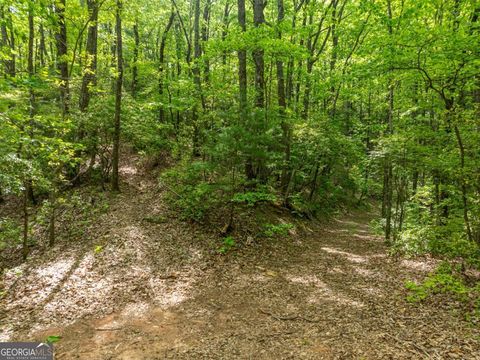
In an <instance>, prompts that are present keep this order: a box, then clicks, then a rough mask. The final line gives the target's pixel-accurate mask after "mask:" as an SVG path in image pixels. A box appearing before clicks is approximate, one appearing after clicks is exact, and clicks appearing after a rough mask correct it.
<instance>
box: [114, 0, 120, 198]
mask: <svg viewBox="0 0 480 360" xmlns="http://www.w3.org/2000/svg"><path fill="white" fill-rule="evenodd" d="M121 11H122V1H121V0H117V8H116V14H115V19H116V25H115V32H116V50H117V81H116V85H115V117H114V135H113V152H112V190H113V191H115V192H118V191H120V185H119V176H118V163H119V160H120V159H119V157H120V154H119V152H120V150H119V148H120V116H121V110H122V83H123V51H122V49H123V47H122V16H121Z"/></svg>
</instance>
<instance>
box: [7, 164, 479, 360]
mask: <svg viewBox="0 0 480 360" xmlns="http://www.w3.org/2000/svg"><path fill="white" fill-rule="evenodd" d="M138 164H139V159H137V158H136V157H134V156H133V157H130V158H128V159H127V161H126V162H125V164H124V165H123V166H122V168H121V172H122V192H121V193H120V194H118V195H116V196H112V198H111V199H110V204H111V206H110V209H109V211H108V212H107V213H106V214H104V215H102V216H101V217H100V218H99V219H98V221H97V222H96V223H95V225H94V226H93V228H91V229H90V230H89V232H88V233H86V234H85V241H83V242H82V243H80V244H71V246H70V247H68V248H61V249H57V250H54V251H51V252H49V253H48V254H47V255H45V254H44V255H42V258H40V257H33V258H31V259H29V260H28V261H27V262H26V263H24V264H23V265H20V266H17V267H15V268H11V269H9V270H8V271H6V272H5V273H4V275H3V279H2V281H3V284H4V286H5V288H6V289H7V290H6V293H5V296H4V297H3V298H2V300H1V301H2V303H1V311H2V314H3V316H2V318H1V321H2V323H1V327H0V340H2V341H6V340H16V341H20V340H22V341H26V340H34V339H35V340H44V339H45V337H46V336H48V335H60V336H61V337H62V339H61V340H60V342H58V343H57V344H56V354H57V356H56V358H57V359H86V360H95V359H125V360H127V359H128V360H133V359H170V358H175V359H480V330H479V329H478V328H474V327H473V326H471V325H470V324H469V323H468V322H466V321H464V320H463V319H462V316H461V315H460V314H458V313H456V312H455V311H454V310H452V309H449V308H444V307H441V306H439V304H438V303H433V302H427V303H422V304H409V303H407V302H406V300H405V297H406V292H405V287H404V283H405V281H406V280H409V279H421V278H423V277H424V276H425V275H426V274H428V272H429V271H431V270H432V268H433V266H434V264H435V262H434V260H432V259H412V260H406V259H401V258H392V257H390V256H388V255H387V251H388V249H387V248H386V247H385V245H384V243H383V241H382V239H381V238H380V237H377V236H375V235H373V234H372V232H371V230H370V228H369V226H368V224H369V222H370V220H371V219H372V216H373V215H372V214H369V213H355V214H350V215H344V216H339V217H337V218H335V219H334V220H332V221H331V222H329V223H328V224H323V225H322V224H317V223H310V224H308V223H303V225H300V223H299V225H298V226H297V229H296V231H295V232H292V234H291V235H290V236H288V237H284V238H276V239H262V240H257V241H253V242H251V243H250V244H248V245H244V246H242V247H241V248H239V249H236V250H234V251H232V252H230V253H229V254H227V255H225V256H222V255H218V254H217V253H216V252H215V249H217V248H218V246H219V240H218V234H217V235H215V233H216V232H215V231H214V230H212V231H211V232H209V231H206V230H205V228H202V227H197V226H194V225H191V224H186V223H184V222H182V221H180V220H178V219H176V218H175V213H174V212H172V211H171V210H170V209H169V208H168V207H167V206H166V205H165V201H164V199H163V198H164V196H165V191H167V190H165V189H163V188H162V187H159V186H158V183H157V180H156V177H155V176H152V175H149V174H146V173H144V172H143V171H142V170H141V166H139V165H138ZM149 219H150V220H149ZM151 219H157V220H156V221H151ZM99 246H101V248H99ZM95 249H97V251H95ZM99 249H101V250H99Z"/></svg>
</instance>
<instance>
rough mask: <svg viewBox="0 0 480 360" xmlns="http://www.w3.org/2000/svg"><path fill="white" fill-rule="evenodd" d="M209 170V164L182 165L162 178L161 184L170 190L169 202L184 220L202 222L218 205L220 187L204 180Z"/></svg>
mask: <svg viewBox="0 0 480 360" xmlns="http://www.w3.org/2000/svg"><path fill="white" fill-rule="evenodd" d="M207 169H208V164H205V163H202V162H194V163H191V164H187V165H184V164H180V165H178V166H177V167H175V168H172V169H170V170H168V171H166V172H164V173H163V174H162V176H161V179H160V181H161V184H162V182H164V183H165V185H166V186H167V190H169V196H168V200H169V201H170V203H171V204H172V205H173V206H175V207H176V208H178V209H179V210H180V213H181V217H182V218H183V219H189V220H194V221H201V220H202V219H203V218H204V217H205V216H206V215H207V213H208V211H209V210H210V209H211V208H213V207H214V206H215V205H216V204H218V201H219V199H218V198H217V194H216V190H217V189H218V187H217V186H215V184H211V183H209V182H208V181H205V179H204V174H205V172H206V171H207Z"/></svg>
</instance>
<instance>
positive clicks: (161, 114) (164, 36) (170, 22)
mask: <svg viewBox="0 0 480 360" xmlns="http://www.w3.org/2000/svg"><path fill="white" fill-rule="evenodd" d="M174 19H175V12H174V11H173V10H172V13H171V14H170V18H169V19H168V24H167V26H166V27H165V30H164V31H163V34H162V40H161V42H160V50H159V52H160V54H159V63H160V64H159V67H158V69H159V75H158V94H159V95H160V102H161V104H160V109H159V113H158V120H159V121H160V123H162V124H163V123H165V106H164V105H163V93H164V88H163V80H164V79H163V78H164V71H165V46H166V45H167V36H168V32H169V31H170V28H171V27H172V25H173V20H174Z"/></svg>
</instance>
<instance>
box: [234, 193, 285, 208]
mask: <svg viewBox="0 0 480 360" xmlns="http://www.w3.org/2000/svg"><path fill="white" fill-rule="evenodd" d="M276 200H277V197H276V196H275V195H274V194H272V193H270V192H267V191H265V190H264V191H262V189H258V191H249V192H245V193H237V194H235V195H234V196H233V198H232V201H233V202H236V203H246V204H247V205H248V206H255V205H257V204H258V203H262V202H274V201H276Z"/></svg>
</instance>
